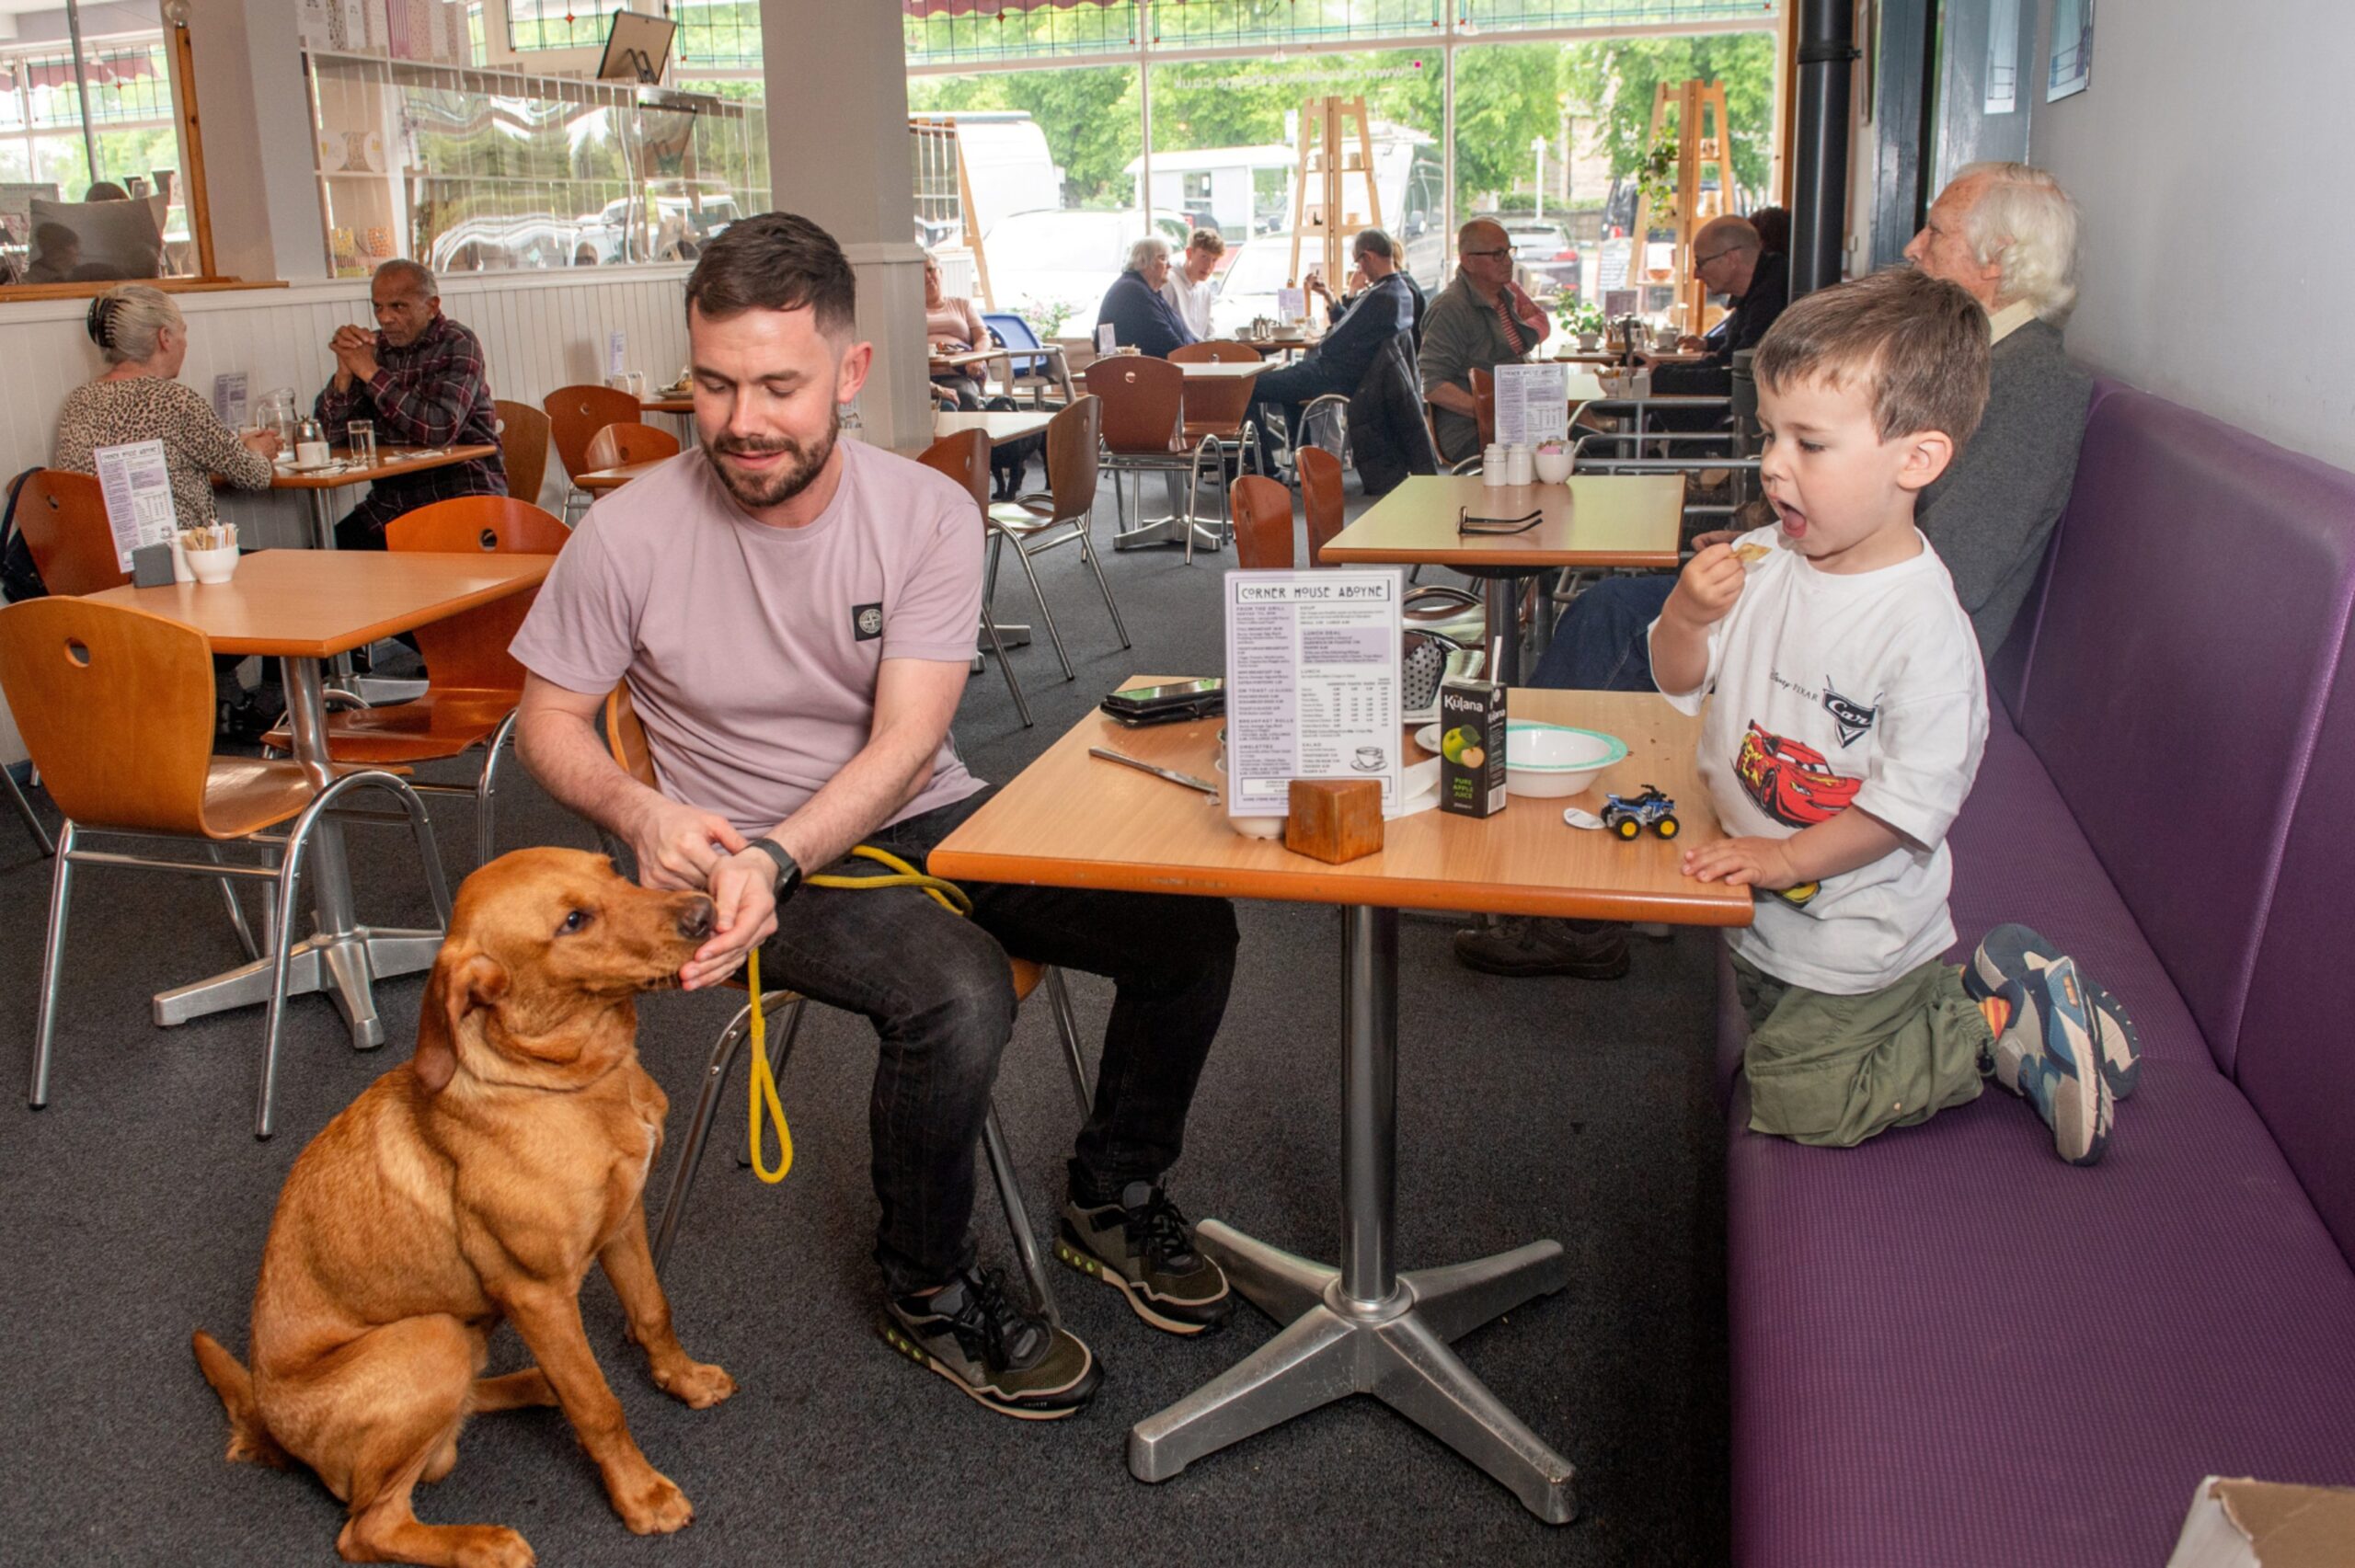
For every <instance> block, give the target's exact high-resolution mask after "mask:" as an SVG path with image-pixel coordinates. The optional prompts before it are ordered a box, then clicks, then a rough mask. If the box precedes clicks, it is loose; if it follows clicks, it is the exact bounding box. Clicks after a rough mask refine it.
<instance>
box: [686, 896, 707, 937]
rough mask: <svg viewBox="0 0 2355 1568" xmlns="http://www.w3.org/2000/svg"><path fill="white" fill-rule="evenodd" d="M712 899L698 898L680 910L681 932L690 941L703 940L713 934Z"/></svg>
mask: <svg viewBox="0 0 2355 1568" xmlns="http://www.w3.org/2000/svg"><path fill="white" fill-rule="evenodd" d="M711 919H712V910H711V900H710V899H709V898H696V899H695V902H694V903H692V904H689V905H688V906H687V907H686V908H685V909H684V910H680V911H679V934H680V935H681V936H684V937H685V938H686V939H687V940H688V941H690V942H701V941H702V940H703V939H704V938H705V937H707V936H709V935H710V934H711Z"/></svg>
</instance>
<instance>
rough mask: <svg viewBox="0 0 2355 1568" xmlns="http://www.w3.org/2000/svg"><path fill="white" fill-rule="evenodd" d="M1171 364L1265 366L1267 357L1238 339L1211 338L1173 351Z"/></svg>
mask: <svg viewBox="0 0 2355 1568" xmlns="http://www.w3.org/2000/svg"><path fill="white" fill-rule="evenodd" d="M1169 362H1170V363H1171V364H1173V365H1183V364H1206V363H1207V364H1220V365H1257V364H1265V363H1266V362H1267V356H1266V355H1265V354H1262V353H1260V352H1259V350H1258V349H1254V348H1253V347H1251V345H1250V344H1248V343H1246V342H1243V341H1241V340H1240V339H1238V338H1205V339H1203V340H1202V341H1201V342H1200V343H1188V344H1186V345H1184V346H1183V347H1181V348H1177V349H1171V350H1170V351H1169Z"/></svg>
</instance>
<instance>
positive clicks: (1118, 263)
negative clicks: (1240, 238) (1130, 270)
mask: <svg viewBox="0 0 2355 1568" xmlns="http://www.w3.org/2000/svg"><path fill="white" fill-rule="evenodd" d="M1153 223H1154V228H1155V232H1157V233H1158V234H1160V235H1161V236H1162V237H1163V238H1164V239H1166V240H1167V241H1168V242H1169V246H1170V248H1171V249H1172V250H1183V249H1184V248H1185V247H1186V236H1187V235H1189V233H1191V232H1192V231H1191V230H1190V229H1189V228H1188V226H1187V223H1186V215H1185V214H1184V213H1183V212H1166V211H1164V212H1155V213H1154V215H1153ZM1141 233H1143V226H1142V224H1141V223H1139V221H1138V218H1137V215H1136V213H1134V212H1068V211H1055V210H1044V211H1040V212H1017V213H1015V214H1014V215H1013V216H1012V217H1010V218H1005V219H1001V220H1000V221H999V222H998V223H997V224H996V225H995V226H994V227H993V228H992V229H991V230H990V231H989V232H988V233H987V234H986V235H983V236H982V248H983V249H984V250H985V251H986V252H987V253H988V256H989V267H990V292H991V294H992V295H993V297H994V298H995V300H996V302H997V306H998V308H999V309H1000V310H1015V311H1020V312H1022V313H1023V314H1024V315H1040V314H1044V313H1043V312H1041V311H1040V309H1039V307H1040V306H1043V305H1045V304H1046V303H1049V302H1050V301H1054V300H1062V301H1063V302H1065V303H1068V304H1069V305H1070V306H1071V315H1070V317H1069V321H1068V325H1067V326H1065V328H1064V330H1065V331H1067V332H1072V333H1076V334H1085V333H1086V332H1089V331H1092V330H1093V329H1094V327H1095V325H1096V312H1097V307H1098V306H1100V305H1101V304H1102V303H1104V291H1105V290H1107V289H1109V288H1110V287H1111V286H1112V280H1113V279H1115V278H1118V277H1119V276H1120V269H1121V267H1122V266H1123V265H1124V264H1125V263H1126V262H1127V260H1128V258H1129V246H1131V245H1132V244H1134V243H1135V241H1136V239H1137V236H1138V235H1140V234H1141Z"/></svg>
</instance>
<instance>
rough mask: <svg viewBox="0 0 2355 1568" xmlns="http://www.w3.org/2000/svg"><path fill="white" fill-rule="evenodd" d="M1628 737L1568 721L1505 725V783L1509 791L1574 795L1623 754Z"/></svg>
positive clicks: (1523, 793) (1538, 794) (1516, 793)
mask: <svg viewBox="0 0 2355 1568" xmlns="http://www.w3.org/2000/svg"><path fill="white" fill-rule="evenodd" d="M1626 755H1627V746H1626V742H1625V741H1623V740H1621V739H1619V738H1618V737H1616V736H1612V735H1604V734H1602V733H1600V732H1599V731H1596V730H1591V729H1572V728H1570V727H1568V726H1566V725H1555V724H1509V725H1507V726H1506V727H1505V789H1506V791H1507V792H1508V793H1510V794H1512V795H1535V796H1541V797H1545V796H1554V795H1576V794H1578V793H1579V791H1580V790H1582V789H1585V788H1586V787H1587V786H1589V785H1590V784H1593V783H1594V781H1595V780H1596V779H1597V778H1600V777H1601V776H1602V774H1603V770H1604V769H1605V768H1608V767H1610V766H1611V765H1612V764H1613V763H1614V762H1618V761H1624V760H1626Z"/></svg>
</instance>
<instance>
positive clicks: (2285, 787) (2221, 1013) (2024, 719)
mask: <svg viewBox="0 0 2355 1568" xmlns="http://www.w3.org/2000/svg"><path fill="white" fill-rule="evenodd" d="M2074 496H2075V499H2074V501H2073V502H2072V504H2071V507H2070V509H2069V514H2068V517H2067V519H2066V520H2065V521H2064V523H2063V525H2062V531H2061V536H2060V537H2061V543H2060V548H2059V551H2058V553H2057V554H2056V555H2055V556H2054V557H2053V560H2052V565H2051V574H2050V583H2049V586H2048V589H2047V592H2046V595H2045V599H2044V602H2043V606H2042V609H2041V612H2040V618H2039V627H2038V630H2037V634H2036V643H2035V659H2034V664H2033V667H2032V669H2031V670H2030V674H2029V680H2028V688H2027V694H2026V700H2025V712H2024V713H2023V715H2022V716H2021V721H2020V730H2021V733H2022V734H2024V735H2025V736H2026V737H2027V738H2028V744H2029V745H2030V746H2031V747H2032V748H2034V750H2035V751H2036V753H2037V756H2038V757H2039V759H2041V761H2043V763H2044V766H2045V769H2046V771H2047V772H2048V773H2050V774H2051V779H2052V783H2053V784H2055V785H2056V786H2057V787H2058V789H2059V792H2060V795H2061V796H2062V799H2063V800H2065V801H2066V802H2067V803H2068V805H2069V807H2070V810H2071V812H2072V813H2073V814H2074V816H2075V818H2077V821H2078V823H2079V824H2080V825H2081V826H2082V827H2083V828H2084V830H2085V837H2086V839H2087V841H2089V842H2090V843H2091V844H2092V846H2093V850H2094V853H2096V854H2097V856H2099V857H2100V861H2101V864H2102V866H2103V868H2104V869H2105V870H2106V871H2107V872H2108V874H2109V877H2110V879H2111V880H2112V881H2113V882H2115V883H2116V884H2117V885H2118V889H2119V894H2120V895H2121V896H2122V898H2124V901H2125V903H2126V906H2127V907H2128V908H2129V909H2131V910H2133V911H2134V916H2135V919H2136V921H2137V923H2139V924H2140V925H2141V927H2142V933H2143V935H2144V936H2145V937H2147V938H2148V939H2149V941H2150V944H2151V946H2152V947H2153V948H2154V950H2155V951H2156V952H2157V954H2158V956H2159V959H2160V961H2161V962H2162V963H2164V964H2165V966H2166V970H2167V973H2168V974H2169V975H2170V976H2172V977H2173V978H2174V979H2175V983H2176V988H2177V990H2179V991H2180V992H2181V993H2182V994H2183V998H2184V1000H2185V1001H2186V1002H2187V1003H2188V1005H2189V1007H2190V1009H2191V1014H2192V1016H2193V1017H2194V1018H2195V1019H2197V1020H2198V1021H2199V1024H2200V1033H2201V1035H2202V1036H2205V1038H2206V1039H2207V1041H2208V1044H2209V1046H2210V1047H2211V1049H2212V1050H2213V1051H2214V1052H2215V1055H2216V1059H2217V1061H2218V1063H2219V1064H2220V1065H2222V1066H2223V1068H2224V1069H2225V1070H2227V1071H2230V1070H2231V1069H2232V1065H2233V1052H2234V1042H2235V1041H2236V1039H2237V1037H2238V1035H2239V1031H2240V1021H2241V1012H2242V1008H2243V1006H2244V1003H2245V1001H2246V997H2247V994H2248V981H2249V973H2250V970H2251V968H2252V967H2253V966H2254V964H2255V961H2256V954H2257V937H2258V922H2259V920H2260V917H2261V915H2262V913H2263V910H2264V909H2265V906H2266V901H2267V898H2268V897H2269V894H2270V892H2271V889H2272V882H2273V874H2274V870H2275V868H2276V867H2277V865H2278V864H2279V860H2280V853H2281V842H2282V837H2283V835H2284V833H2285V832H2286V831H2287V830H2288V826H2289V813H2290V805H2291V801H2292V793H2293V791H2294V788H2295V784H2296V780H2297V777H2298V771H2299V769H2300V768H2301V767H2302V766H2303V760H2304V758H2305V757H2306V755H2307V753H2308V751H2309V750H2310V749H2311V746H2312V743H2313V738H2314V734H2315V726H2316V724H2317V722H2318V719H2319V709H2320V702H2319V697H2318V693H2319V692H2321V691H2322V690H2323V684H2324V680H2325V678H2326V674H2327V671H2328V670H2329V668H2330V666H2331V664H2332V663H2333V662H2335V661H2336V659H2337V657H2338V647H2339V644H2340V640H2341V636H2342V635H2343V632H2344V629H2345V625H2346V621H2347V611H2348V601H2349V593H2350V590H2355V530H2350V529H2349V527H2348V524H2347V520H2348V518H2349V516H2350V515H2355V475H2346V474H2342V473H2339V472H2338V471H2337V470H2335V469H2331V468H2326V467H2325V466H2324V465H2323V464H2319V463H2315V462H2313V461H2311V460H2308V459H2305V458H2302V457H2299V456H2297V455H2296V454H2294V453H2292V452H2284V451H2282V450H2281V449H2280V448H2279V447H2275V446H2272V445H2270V444H2269V443H2268V442H2265V441H2259V440H2257V438H2256V437H2254V436H2251V435H2248V434H2246V433H2245V432H2243V431H2240V430H2236V429H2232V428H2231V427H2229V426H2226V425H2223V424H2221V423H2219V422H2218V421H2216V420H2214V419H2211V418H2207V417H2206V416H2204V415H2200V414H2195V413H2192V412H2191V411H2189V410H2188V409H2185V408H2180V407H2177V406H2175V405H2173V404H2170V403H2167V402H2165V401H2163V400H2161V399H2159V398H2155V397H2152V396H2150V395H2147V394H2144V393H2140V392H2134V391H2131V390H2121V391H2117V392H2113V393H2111V394H2110V395H2108V397H2106V398H2104V399H2103V400H2102V402H2101V405H2100V406H2099V407H2098V408H2097V409H2096V410H2095V412H2094V415H2093V418H2092V419H2091V420H2090V421H2089V422H2088V423H2087V426H2086V430H2085V448H2084V451H2083V452H2082V454H2081V455H2080V457H2079V459H2078V463H2077V478H2076V487H2075V490H2074Z"/></svg>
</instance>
